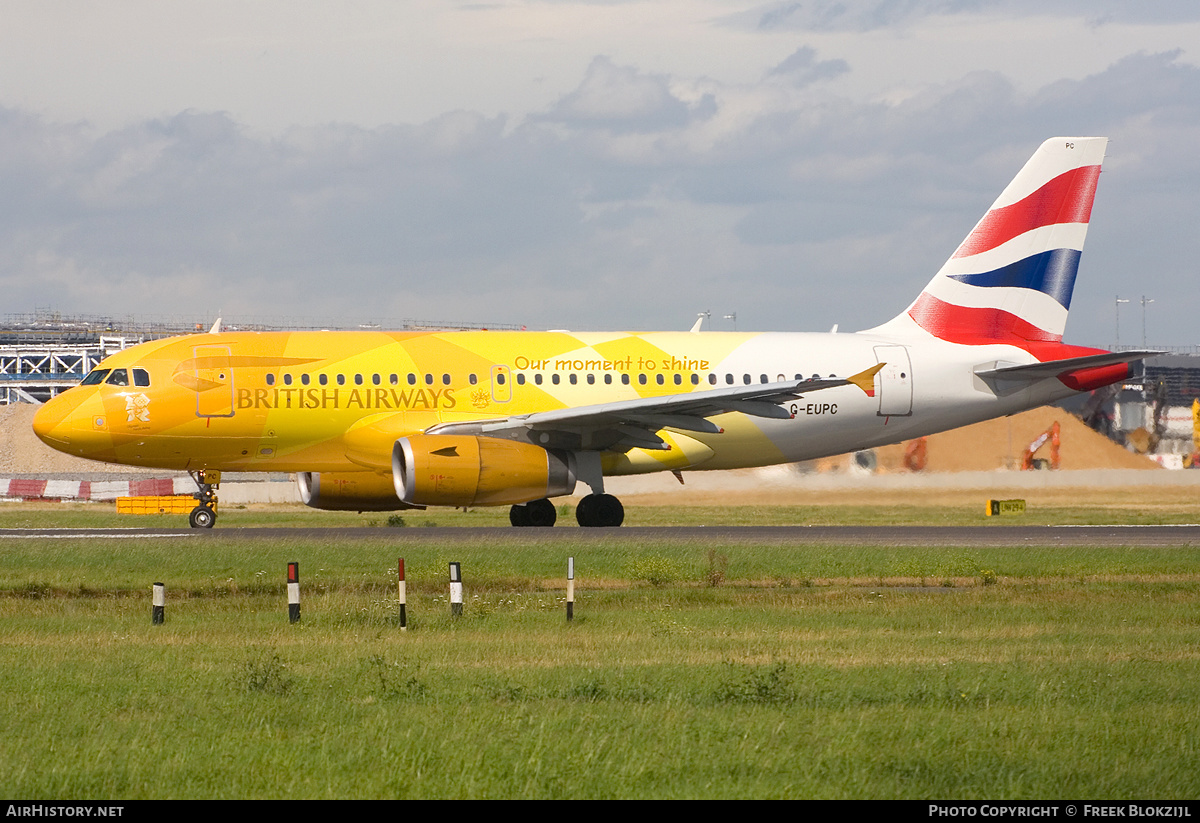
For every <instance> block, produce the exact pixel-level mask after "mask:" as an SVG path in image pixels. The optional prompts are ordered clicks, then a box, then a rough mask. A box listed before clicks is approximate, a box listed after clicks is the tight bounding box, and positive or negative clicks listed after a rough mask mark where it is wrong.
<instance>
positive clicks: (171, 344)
mask: <svg viewBox="0 0 1200 823" xmlns="http://www.w3.org/2000/svg"><path fill="white" fill-rule="evenodd" d="M1106 144H1107V140H1106V139H1105V138H1098V137H1086V138H1082V137H1079V138H1076V137H1061V138H1054V139H1051V140H1047V141H1046V142H1045V143H1043V144H1042V146H1041V147H1040V148H1039V149H1038V150H1037V152H1036V153H1035V154H1034V155H1033V157H1032V158H1031V159H1030V160H1029V162H1028V163H1026V164H1025V166H1024V168H1022V169H1021V171H1020V172H1019V173H1018V174H1017V176H1016V177H1015V178H1014V179H1013V181H1012V182H1011V183H1010V184H1009V185H1008V187H1007V188H1005V190H1004V192H1003V193H1002V194H1001V195H1000V197H999V199H998V200H996V202H995V203H994V204H993V205H992V207H991V209H989V210H988V211H987V213H986V214H984V216H983V219H982V220H980V221H979V223H978V224H977V225H976V226H975V228H974V229H973V230H972V231H971V233H970V234H969V235H968V236H967V238H966V239H965V240H964V241H963V242H962V244H961V245H960V246H959V247H958V249H957V251H955V252H954V254H953V255H952V256H951V257H950V259H949V260H948V261H947V262H946V264H945V265H944V266H942V268H941V270H940V271H938V273H937V274H936V275H935V276H934V278H933V279H932V280H931V281H930V282H929V284H928V285H927V286H926V287H925V289H924V291H922V292H921V293H920V294H919V295H918V296H917V298H916V300H914V301H913V303H912V304H911V305H910V306H909V307H908V308H907V309H905V310H904V311H903V312H901V313H900V314H898V315H897V316H896V317H895V318H893V319H892V320H890V321H888V322H886V323H884V324H883V325H881V326H878V327H876V328H872V329H868V330H866V331H860V332H857V333H852V334H845V333H843V334H837V333H827V334H799V333H736V332H733V333H730V332H707V331H701V330H700V329H699V324H697V327H696V328H694V329H693V330H692V331H691V332H657V333H638V334H633V333H587V334H572V333H569V332H562V331H550V332H490V331H448V332H390V333H384V332H336V331H333V332H259V333H250V332H247V333H242V332H229V333H219V332H215V329H214V333H209V334H199V335H191V336H186V337H176V338H171V339H167V340H157V341H153V342H148V343H143V344H140V345H137V346H133V347H131V348H128V349H126V350H124V351H121V352H119V353H117V354H114V355H112V356H111V357H109V358H107V359H106V360H104V361H103V362H102V363H100V364H99V365H98V366H97V367H96V369H95V370H93V371H92V372H91V373H90V374H89V375H88V376H87V377H86V378H85V379H84V380H83V382H82V383H81V384H80V385H79V386H78V387H76V388H72V389H70V390H69V391H66V392H63V393H62V394H61V395H59V396H58V397H56V398H54V399H52V400H50V401H49V402H47V403H46V404H45V405H44V406H43V407H42V408H41V409H39V410H38V412H37V415H36V417H35V418H34V423H33V427H34V430H35V432H36V433H37V435H38V437H40V438H41V439H42V440H43V441H44V442H45V443H47V444H49V445H50V446H52V447H54V448H55V449H58V450H59V451H63V452H67V453H69V454H74V455H80V456H82V457H87V458H91V459H94V460H101V461H106V462H110V463H121V464H126V465H134V466H146V467H151V468H159V469H176V470H187V471H188V472H190V473H191V475H192V477H193V478H194V479H195V481H196V483H197V487H198V492H197V495H196V497H197V501H198V505H197V506H196V508H195V509H194V510H193V512H192V515H191V524H192V526H194V527H211V526H212V525H213V523H214V522H215V520H216V512H215V500H216V491H215V487H216V485H217V483H218V482H219V477H220V474H219V473H220V472H222V471H225V472H228V471H238V472H295V473H296V476H297V482H298V484H299V491H300V496H301V498H302V499H303V500H304V502H305V503H307V504H308V505H309V506H313V507H316V508H319V509H340V510H355V511H365V510H373V511H386V510H394V509H405V508H423V507H426V506H462V507H467V506H511V507H512V508H511V509H510V519H511V522H512V523H513V525H515V526H550V525H553V524H554V522H555V519H556V511H555V506H554V504H553V503H552V502H551V501H550V498H554V497H561V496H564V495H570V494H572V493H573V492H574V490H575V487H576V485H577V484H578V483H583V484H584V485H586V486H587V487H589V488H590V491H591V493H590V494H588V495H586V496H585V497H583V498H582V499H581V500H580V502H579V504H578V506H577V507H576V519H577V520H578V522H579V524H580V525H581V526H618V525H620V524H621V522H622V521H623V519H624V510H623V507H622V506H621V503H620V501H619V500H617V498H615V497H613V496H612V495H609V494H606V493H605V491H604V479H605V478H606V477H611V476H614V475H629V474H639V473H643V472H656V471H664V470H665V471H672V472H675V473H676V476H677V477H679V479H680V480H682V474H681V472H684V471H697V470H698V471H707V470H715V469H734V468H746V467H753V466H766V465H771V464H776V463H785V462H792V461H798V460H807V459H811V458H816V457H822V456H827V455H834V454H842V453H845V452H848V451H853V450H857V449H865V448H870V447H873V446H880V445H884V444H888V443H896V442H899V441H902V440H906V439H909V438H914V437H919V436H922V435H928V434H932V433H935V432H938V431H943V430H945V429H950V428H954V427H957V426H963V425H966V424H968V423H975V422H978V421H980V420H986V419H989V418H993V417H999V416H1001V415H1008V414H1012V413H1014V412H1018V411H1022V410H1024V409H1029V408H1033V407H1035V406H1040V405H1043V404H1046V403H1051V402H1053V401H1055V400H1058V399H1060V398H1064V397H1067V396H1069V395H1071V394H1073V393H1075V392H1085V391H1089V390H1091V389H1095V388H1098V387H1101V386H1105V385H1108V384H1110V383H1114V382H1116V381H1119V380H1123V379H1125V378H1126V377H1127V376H1129V373H1130V365H1129V364H1130V363H1131V362H1133V361H1136V360H1140V359H1142V358H1143V357H1145V356H1147V355H1148V354H1152V352H1120V353H1113V352H1108V351H1104V350H1101V349H1092V348H1083V347H1079V346H1071V345H1066V344H1064V343H1063V342H1062V336H1063V330H1064V328H1065V326H1066V321H1067V310H1068V309H1069V307H1070V304H1071V293H1072V290H1073V288H1074V285H1075V275H1076V272H1077V270H1078V266H1079V257H1080V252H1081V251H1082V249H1083V242H1084V236H1085V234H1086V232H1087V228H1088V220H1089V218H1090V216H1091V210H1092V201H1093V198H1094V196H1095V192H1096V183H1097V181H1098V179H1099V176H1100V165H1101V161H1102V160H1103V157H1104V151H1105V147H1106ZM863 285H864V287H866V286H867V285H869V284H867V283H864V284H863Z"/></svg>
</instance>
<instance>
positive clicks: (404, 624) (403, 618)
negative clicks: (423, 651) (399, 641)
mask: <svg viewBox="0 0 1200 823" xmlns="http://www.w3.org/2000/svg"><path fill="white" fill-rule="evenodd" d="M405 600H406V592H405V591H404V558H403V557H401V558H400V631H405V630H406V629H407V628H408V615H407V614H405V611H404V604H405Z"/></svg>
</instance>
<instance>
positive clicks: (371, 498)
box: [296, 471, 421, 512]
mask: <svg viewBox="0 0 1200 823" xmlns="http://www.w3.org/2000/svg"><path fill="white" fill-rule="evenodd" d="M296 485H297V486H299V487H300V499H301V500H303V501H304V504H305V505H306V506H312V507H313V508H314V509H325V510H327V511H348V512H390V511H396V510H397V509H412V508H421V507H419V506H410V505H409V504H407V503H405V502H403V501H402V500H400V498H398V497H396V484H395V483H393V482H392V478H391V477H389V476H388V475H386V474H376V473H375V472H366V471H364V472H320V473H317V472H299V473H298V474H297V475H296Z"/></svg>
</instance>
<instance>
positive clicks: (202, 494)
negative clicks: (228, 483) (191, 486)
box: [188, 471, 221, 529]
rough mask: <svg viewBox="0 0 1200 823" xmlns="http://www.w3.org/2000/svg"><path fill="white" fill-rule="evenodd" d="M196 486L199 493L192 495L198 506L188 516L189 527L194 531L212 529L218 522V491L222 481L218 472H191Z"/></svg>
mask: <svg viewBox="0 0 1200 823" xmlns="http://www.w3.org/2000/svg"><path fill="white" fill-rule="evenodd" d="M188 474H190V475H191V476H192V480H193V481H194V482H195V484H196V488H197V490H198V491H197V492H196V493H195V494H193V495H192V497H194V498H196V503H197V504H198V505H197V506H196V508H194V509H192V513H191V514H189V515H188V525H190V526H191V527H192V528H193V529H211V528H212V527H213V524H214V523H216V522H217V494H216V489H217V486H218V484H219V483H220V481H221V473H220V472H218V471H189V472H188Z"/></svg>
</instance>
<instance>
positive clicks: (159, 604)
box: [150, 583, 167, 626]
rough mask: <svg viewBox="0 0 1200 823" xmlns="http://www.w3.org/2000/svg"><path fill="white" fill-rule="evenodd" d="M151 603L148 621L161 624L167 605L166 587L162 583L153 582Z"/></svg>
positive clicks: (156, 624) (164, 617)
mask: <svg viewBox="0 0 1200 823" xmlns="http://www.w3.org/2000/svg"><path fill="white" fill-rule="evenodd" d="M152 603H153V605H152V606H151V608H150V622H151V623H152V624H154V625H155V626H161V625H162V624H163V621H165V620H166V607H167V587H166V586H164V585H163V584H162V583H155V584H154V597H153V598H152Z"/></svg>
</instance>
